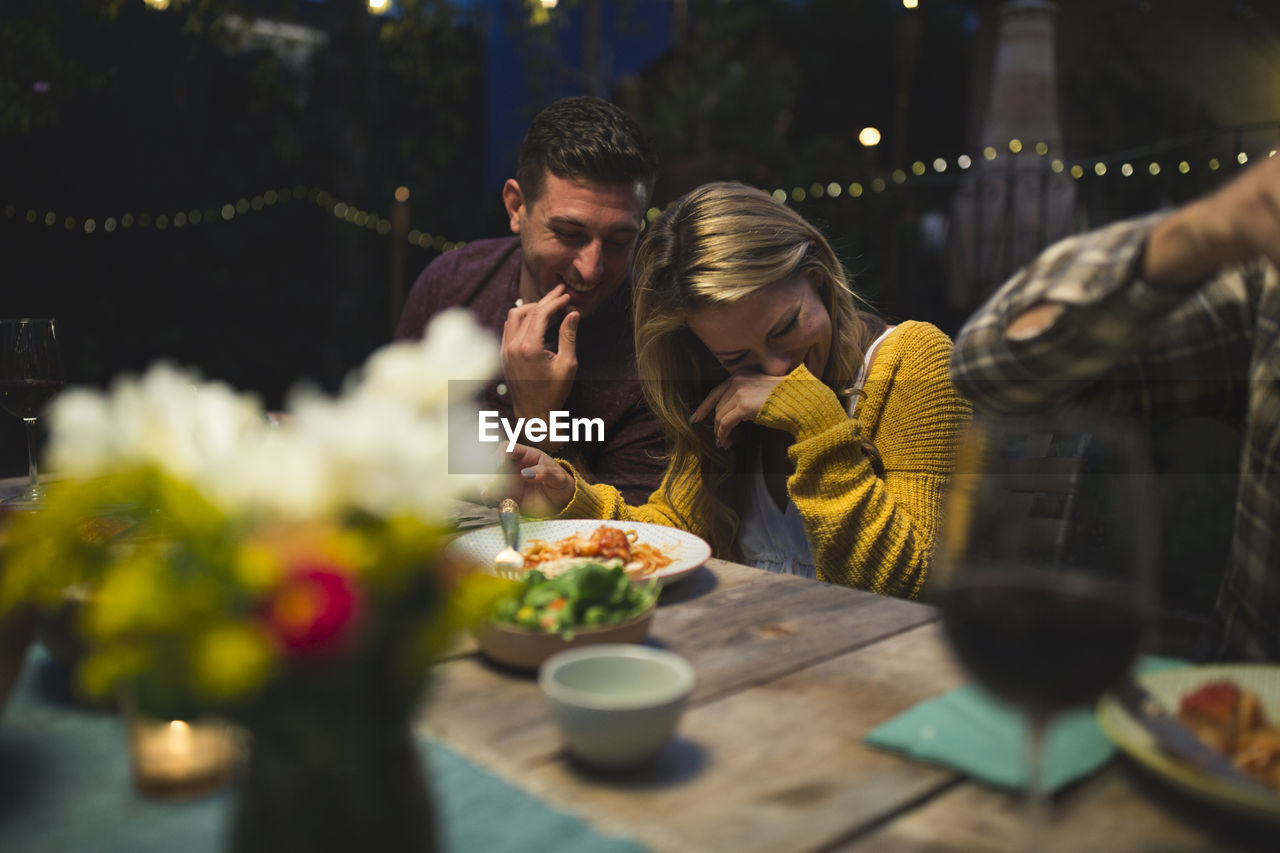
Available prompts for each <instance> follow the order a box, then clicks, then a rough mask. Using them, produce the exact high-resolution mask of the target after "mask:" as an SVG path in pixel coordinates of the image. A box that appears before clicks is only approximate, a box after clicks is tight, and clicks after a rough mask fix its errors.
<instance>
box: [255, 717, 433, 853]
mask: <svg viewBox="0 0 1280 853" xmlns="http://www.w3.org/2000/svg"><path fill="white" fill-rule="evenodd" d="M282 723H283V724H282ZM232 844H233V849H234V850H235V851H236V853H282V851H294V850H296V851H308V853H325V851H334V853H338V851H342V853H349V851H352V850H377V851H385V853H399V851H404V853H410V851H412V853H427V851H435V850H436V849H437V848H438V843H437V837H436V823H435V814H434V811H433V809H432V803H431V800H430V799H429V797H428V791H427V780H426V776H425V773H424V768H423V763H422V758H421V757H420V755H419V753H418V749H417V746H416V744H415V742H414V738H413V734H412V732H411V731H410V727H409V721H408V720H407V719H397V720H378V719H368V718H363V719H362V718H357V719H346V720H341V719H339V720H335V718H334V715H332V714H323V713H321V714H320V715H319V717H318V718H317V719H307V718H305V717H300V716H299V715H294V716H293V717H292V718H291V721H289V722H287V723H286V722H285V721H274V722H273V724H272V725H270V726H255V727H254V730H253V743H252V746H251V748H250V753H249V762H248V766H247V767H246V769H245V773H244V776H243V777H242V780H241V785H240V791H239V797H238V803H237V810H236V815H235V826H234V832H233V838H232Z"/></svg>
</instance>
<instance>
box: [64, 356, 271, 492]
mask: <svg viewBox="0 0 1280 853" xmlns="http://www.w3.org/2000/svg"><path fill="white" fill-rule="evenodd" d="M49 423H50V447H49V457H50V461H51V462H52V464H53V466H54V467H55V468H57V469H58V470H61V471H63V472H64V473H66V474H69V475H71V476H76V477H92V476H95V475H98V474H103V473H107V472H109V471H113V470H119V469H121V468H124V467H129V466H134V465H139V464H156V465H158V466H160V467H161V468H162V469H164V470H166V471H168V472H170V473H172V474H173V475H175V476H178V477H181V478H183V479H187V480H191V481H199V480H200V479H201V478H202V477H203V476H204V475H205V474H207V473H208V472H210V471H212V470H216V469H217V467H218V466H220V465H222V464H225V462H226V461H227V460H228V459H230V458H232V457H234V455H235V453H236V452H237V450H238V448H239V447H240V445H241V443H242V442H243V441H244V440H245V439H246V437H248V436H250V435H251V434H252V433H253V432H255V431H256V430H259V429H261V428H262V424H263V415H262V410H261V408H260V407H259V406H258V405H257V403H256V402H255V401H254V399H253V398H252V397H250V396H247V395H238V394H236V393H235V392H233V391H232V390H231V389H230V388H229V387H228V386H226V385H224V384H222V383H217V382H205V383H201V382H200V381H199V380H198V378H197V377H196V376H195V375H194V374H191V373H186V372H183V371H180V370H178V369H176V368H174V367H172V366H170V365H168V364H164V363H161V364H157V365H155V366H153V367H152V368H150V369H149V370H148V371H147V372H146V373H145V374H144V375H143V376H142V377H141V378H135V377H131V376H126V377H123V378H121V379H118V380H116V381H115V382H114V383H113V385H112V388H111V391H110V392H109V393H108V394H106V395H102V394H98V393H95V392H92V391H88V390H83V389H76V390H72V391H69V392H67V393H66V394H63V395H61V396H60V397H59V398H58V399H57V400H55V401H54V403H53V405H52V406H51V407H50V412H49Z"/></svg>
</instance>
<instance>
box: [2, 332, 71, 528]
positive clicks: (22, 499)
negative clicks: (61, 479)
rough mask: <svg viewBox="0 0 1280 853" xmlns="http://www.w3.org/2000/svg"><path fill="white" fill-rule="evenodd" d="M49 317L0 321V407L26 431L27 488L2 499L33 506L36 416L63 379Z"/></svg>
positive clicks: (36, 488) (35, 497) (36, 492)
mask: <svg viewBox="0 0 1280 853" xmlns="http://www.w3.org/2000/svg"><path fill="white" fill-rule="evenodd" d="M54 325H55V324H54V321H53V320H33V319H22V320H0V408H3V409H4V410H5V411H6V412H8V413H9V414H11V415H13V416H14V417H17V418H22V420H23V423H24V424H25V425H26V430H27V477H28V482H27V488H26V489H25V490H24V491H23V492H21V493H19V494H18V495H16V496H14V497H11V498H8V499H7V500H6V501H5V504H6V505H9V506H15V505H16V506H18V507H22V506H31V505H37V504H39V502H40V498H41V496H42V494H43V492H42V490H41V488H40V478H39V473H38V471H37V470H36V448H37V446H38V439H39V436H38V434H37V427H36V419H37V418H38V417H39V415H40V413H41V412H42V411H43V410H44V407H45V404H46V403H48V402H49V398H51V397H52V396H53V395H54V394H56V393H58V391H59V390H61V388H62V386H63V384H64V383H65V382H66V379H65V377H64V375H63V372H62V352H61V350H60V349H59V348H58V335H57V332H56V330H55V327H54Z"/></svg>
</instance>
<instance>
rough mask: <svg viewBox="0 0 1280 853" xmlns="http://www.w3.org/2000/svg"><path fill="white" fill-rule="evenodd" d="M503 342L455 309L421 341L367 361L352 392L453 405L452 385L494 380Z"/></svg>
mask: <svg viewBox="0 0 1280 853" xmlns="http://www.w3.org/2000/svg"><path fill="white" fill-rule="evenodd" d="M499 364H500V362H499V358H498V345H497V339H496V338H495V337H494V336H493V333H491V332H490V331H489V330H488V329H485V328H483V327H481V326H480V325H479V324H478V323H476V321H475V320H474V319H473V318H472V317H471V315H470V314H469V313H467V312H466V311H464V310H462V309H460V308H455V309H451V310H449V311H445V312H443V313H441V314H440V315H438V316H437V317H436V318H435V319H433V320H432V321H431V324H430V325H429V326H428V327H427V333H426V335H425V336H424V337H423V338H422V340H420V341H412V342H410V341H400V342H397V343H392V344H388V345H387V346H384V347H383V348H381V349H380V350H378V351H376V352H375V353H374V354H373V355H371V356H370V357H369V360H368V361H367V362H365V367H364V369H363V371H362V372H361V373H360V374H359V375H358V376H357V377H356V382H355V387H354V388H351V389H350V391H349V392H348V393H349V394H354V395H356V396H359V397H368V396H373V397H386V398H389V399H393V400H397V401H401V402H402V403H411V404H412V405H416V406H420V407H423V408H429V407H433V406H436V407H438V406H441V405H444V404H446V403H447V401H448V394H449V383H450V382H464V381H465V382H467V383H468V385H469V384H470V383H472V382H477V381H483V380H488V379H491V378H492V377H493V376H494V375H495V374H496V373H497V371H498V367H499Z"/></svg>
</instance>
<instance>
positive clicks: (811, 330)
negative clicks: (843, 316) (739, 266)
mask: <svg viewBox="0 0 1280 853" xmlns="http://www.w3.org/2000/svg"><path fill="white" fill-rule="evenodd" d="M689 328H690V329H691V330H692V331H693V333H694V334H695V335H697V336H698V340H700V341H702V343H703V344H704V345H705V346H706V348H707V349H709V350H711V354H712V355H714V356H715V357H716V359H717V360H718V361H719V362H720V364H721V365H722V366H723V367H724V369H725V370H727V371H728V372H729V373H730V374H734V373H739V372H743V371H750V370H755V371H759V372H760V373H763V374H765V375H767V376H786V375H787V374H788V373H790V372H791V371H793V370H795V369H796V368H797V367H799V366H800V365H801V364H803V365H804V366H805V367H807V368H809V372H810V373H812V374H813V375H814V376H816V377H818V378H819V379H821V378H822V375H823V373H824V372H825V371H826V367H827V357H828V356H829V355H830V353H831V315H830V314H829V313H827V307H826V306H825V305H824V304H823V303H822V299H821V297H820V296H819V295H818V290H817V288H816V287H814V286H813V284H812V283H810V281H809V278H808V277H807V276H805V275H795V276H793V277H791V278H789V279H785V280H783V281H779V282H775V283H774V284H771V285H769V286H768V287H762V288H760V289H759V290H757V291H756V292H755V293H752V294H751V295H750V296H747V297H745V298H743V299H739V300H738V301H737V302H733V303H729V304H725V305H707V306H704V307H702V308H699V309H697V310H696V311H693V312H692V313H690V315H689Z"/></svg>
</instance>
